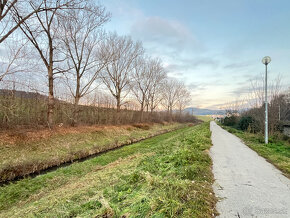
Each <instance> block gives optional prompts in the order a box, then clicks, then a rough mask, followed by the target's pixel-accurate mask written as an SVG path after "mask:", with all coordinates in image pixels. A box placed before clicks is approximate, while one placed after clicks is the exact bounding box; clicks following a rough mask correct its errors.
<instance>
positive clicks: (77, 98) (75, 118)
mask: <svg viewBox="0 0 290 218" xmlns="http://www.w3.org/2000/svg"><path fill="white" fill-rule="evenodd" d="M80 98H81V96H80V77H79V76H78V75H77V84H76V93H75V102H74V110H73V122H72V126H75V125H77V123H78V118H79V102H80Z"/></svg>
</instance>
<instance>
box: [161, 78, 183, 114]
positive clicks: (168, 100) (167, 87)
mask: <svg viewBox="0 0 290 218" xmlns="http://www.w3.org/2000/svg"><path fill="white" fill-rule="evenodd" d="M182 87H183V85H182V83H180V82H178V81H177V80H174V79H167V81H166V82H165V83H164V85H163V92H162V94H163V99H162V102H163V105H164V107H166V109H167V113H168V115H169V119H170V120H172V112H173V109H174V107H175V106H176V103H177V101H178V94H179V90H180V89H181V88H182Z"/></svg>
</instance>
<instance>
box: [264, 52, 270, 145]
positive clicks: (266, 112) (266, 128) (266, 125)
mask: <svg viewBox="0 0 290 218" xmlns="http://www.w3.org/2000/svg"><path fill="white" fill-rule="evenodd" d="M270 62H271V58H270V57H269V56H266V57H264V58H263V59H262V63H263V64H265V66H266V70H265V71H266V72H265V74H266V75H265V144H268V96H267V94H268V93H267V91H268V90H267V88H268V87H267V82H268V81H267V76H268V75H267V74H268V72H267V71H268V64H269V63H270Z"/></svg>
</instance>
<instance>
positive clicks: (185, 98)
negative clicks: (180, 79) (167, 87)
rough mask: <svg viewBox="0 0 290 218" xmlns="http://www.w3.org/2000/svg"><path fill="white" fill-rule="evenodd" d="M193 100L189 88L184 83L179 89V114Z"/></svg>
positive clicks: (177, 103)
mask: <svg viewBox="0 0 290 218" xmlns="http://www.w3.org/2000/svg"><path fill="white" fill-rule="evenodd" d="M190 102H191V95H190V92H189V91H188V89H187V88H186V87H185V85H183V87H181V89H179V91H178V94H177V102H176V105H177V108H178V110H179V115H180V116H181V114H182V111H183V110H184V109H185V108H186V106H188V105H189V104H190Z"/></svg>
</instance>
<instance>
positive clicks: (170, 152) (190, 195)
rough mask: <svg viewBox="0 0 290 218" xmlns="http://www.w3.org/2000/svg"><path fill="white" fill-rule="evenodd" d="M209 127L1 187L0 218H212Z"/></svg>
mask: <svg viewBox="0 0 290 218" xmlns="http://www.w3.org/2000/svg"><path fill="white" fill-rule="evenodd" d="M210 146H211V140H210V130H209V123H203V124H201V125H198V126H194V127H186V128H183V129H179V130H176V131H173V132H170V133H166V134H163V135H160V136H156V137H153V138H151V139H147V140H144V141H142V142H139V143H135V144H132V145H130V146H126V147H122V148H120V149H118V150H114V151H110V152H108V153H105V154H102V155H100V156H98V157H95V158H92V159H90V160H87V161H84V162H80V163H74V164H72V165H70V166H68V167H64V168H59V169H57V170H56V171H53V172H50V173H47V174H44V175H40V176H37V177H35V178H26V179H23V180H21V181H18V182H16V183H11V184H8V185H5V186H3V187H0V217H77V216H78V217H148V216H152V217H212V216H213V215H214V214H216V210H215V203H216V198H215V196H214V194H213V190H212V183H213V174H212V172H211V165H212V162H211V159H210V157H209V154H208V149H209V148H210Z"/></svg>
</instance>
